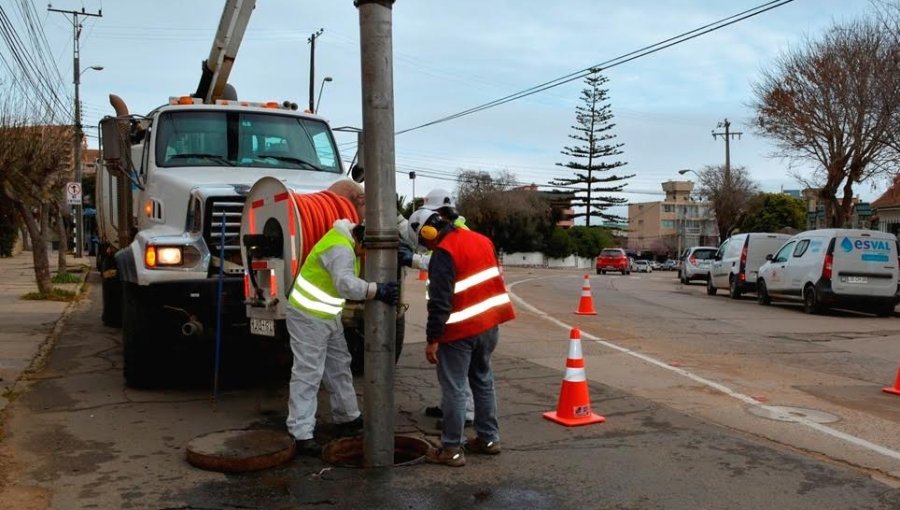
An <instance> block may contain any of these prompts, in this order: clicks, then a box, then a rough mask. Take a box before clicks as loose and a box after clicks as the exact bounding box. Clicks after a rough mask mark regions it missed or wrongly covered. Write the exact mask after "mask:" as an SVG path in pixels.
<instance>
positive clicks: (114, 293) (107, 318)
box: [97, 252, 122, 328]
mask: <svg viewBox="0 0 900 510" xmlns="http://www.w3.org/2000/svg"><path fill="white" fill-rule="evenodd" d="M101 253H102V252H101ZM97 258H98V260H97V269H98V270H99V271H100V278H101V280H102V284H101V286H100V299H101V301H102V312H101V314H100V320H101V321H102V322H103V325H104V326H110V327H113V328H119V327H121V326H122V282H121V281H119V277H118V276H104V274H105V273H106V272H107V271H111V270H114V269H116V261H115V259H113V258H112V257H109V256H107V255H101V256H98V257H97Z"/></svg>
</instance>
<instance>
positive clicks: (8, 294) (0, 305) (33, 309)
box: [0, 251, 94, 411]
mask: <svg viewBox="0 0 900 510" xmlns="http://www.w3.org/2000/svg"><path fill="white" fill-rule="evenodd" d="M57 260H58V254H57V252H56V251H51V252H50V272H51V275H54V274H56V270H57ZM93 263H94V258H93V257H82V258H79V259H76V258H75V257H74V255H68V257H67V260H66V264H67V269H68V271H69V272H70V273H73V274H79V275H81V276H82V282H83V281H84V276H86V275H87V273H88V272H89V270H90V268H91V267H92V266H93ZM0 275H3V276H2V278H0V411H2V410H3V409H4V408H5V407H6V405H7V404H8V403H9V400H10V399H13V398H15V397H16V395H17V392H16V383H17V381H18V380H19V378H20V377H21V376H22V374H23V373H24V372H26V371H27V370H29V369H30V368H32V367H36V366H37V365H39V364H40V360H41V359H43V357H44V355H45V354H46V350H48V349H49V347H50V346H51V345H52V340H53V338H54V337H55V336H56V335H57V334H58V333H59V331H58V330H57V325H58V324H61V322H60V318H61V317H63V316H64V315H66V314H67V313H68V312H69V311H70V310H72V309H73V304H74V301H73V302H62V301H38V300H34V301H32V300H25V299H22V297H23V296H25V295H26V294H28V293H31V292H37V290H38V288H37V283H36V282H35V277H34V261H33V259H32V252H30V251H23V252H20V253H18V254H17V255H14V256H13V257H7V258H0ZM53 286H54V287H57V288H60V289H65V290H70V291H78V290H79V289H80V288H81V286H82V284H72V283H69V284H54V285H53Z"/></svg>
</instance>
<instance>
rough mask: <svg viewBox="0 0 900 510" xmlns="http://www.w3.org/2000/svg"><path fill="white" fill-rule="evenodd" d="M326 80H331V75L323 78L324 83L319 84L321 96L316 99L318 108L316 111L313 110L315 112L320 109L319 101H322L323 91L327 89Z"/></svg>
mask: <svg viewBox="0 0 900 510" xmlns="http://www.w3.org/2000/svg"><path fill="white" fill-rule="evenodd" d="M326 81H331V76H326V77H324V78H322V85H320V86H319V98H318V99H316V109H315V111H313V113H318V111H319V103H321V102H322V91H323V90H325V82H326Z"/></svg>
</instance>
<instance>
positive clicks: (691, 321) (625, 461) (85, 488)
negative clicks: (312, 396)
mask: <svg viewBox="0 0 900 510" xmlns="http://www.w3.org/2000/svg"><path fill="white" fill-rule="evenodd" d="M506 278H507V283H508V284H509V286H510V289H511V292H513V293H514V294H515V297H516V306H517V310H518V312H519V317H518V318H517V319H516V320H515V321H514V322H512V323H510V324H509V325H508V326H505V327H504V328H503V329H502V334H501V346H500V347H499V348H498V351H497V353H496V354H495V357H494V364H495V373H496V377H497V389H498V398H499V408H500V422H501V428H502V432H501V433H502V444H503V448H504V451H503V453H502V454H501V455H499V456H497V457H484V456H476V455H470V456H469V457H468V464H467V465H466V466H465V467H463V468H459V469H453V468H448V467H445V466H437V465H429V464H424V463H423V464H417V465H413V466H405V467H396V468H391V469H383V470H363V469H351V468H341V467H334V466H330V465H328V464H326V463H324V462H323V461H321V460H318V459H310V458H298V459H296V460H294V461H293V462H291V463H289V464H287V465H285V466H282V467H278V468H273V469H269V470H265V471H261V472H257V473H248V474H238V475H225V474H220V473H213V472H207V471H202V470H198V469H195V468H193V467H191V466H190V465H188V464H187V463H186V462H185V461H184V446H185V444H186V443H187V442H188V441H190V440H191V439H192V438H195V437H197V436H198V435H202V434H205V433H209V432H212V431H216V430H223V429H231V428H247V427H255V428H270V429H275V430H283V426H284V425H283V423H284V418H285V413H286V410H285V398H286V395H285V389H286V388H285V386H284V384H283V383H282V382H279V380H278V378H277V377H275V378H272V377H266V378H262V377H260V378H250V379H249V380H248V379H247V378H237V379H235V380H234V381H232V382H230V383H229V386H227V387H226V388H224V389H223V390H222V391H221V392H220V393H219V394H218V395H217V399H216V401H215V403H214V404H213V403H212V402H211V400H210V391H209V389H208V388H207V387H203V386H199V387H198V386H187V387H180V388H172V389H168V390H160V391H138V390H133V389H129V388H126V387H125V386H124V385H123V381H122V378H121V347H120V340H119V332H118V330H114V329H110V328H104V327H103V326H101V325H100V321H99V310H100V309H99V303H98V299H99V288H98V286H97V284H98V280H97V278H96V275H92V277H91V278H90V279H89V288H88V292H87V295H86V297H85V299H84V300H83V301H82V302H81V303H80V304H79V305H78V307H77V309H76V310H75V312H74V313H73V314H72V315H70V316H69V318H68V320H67V323H66V325H65V327H64V328H62V333H61V334H60V336H59V338H58V339H57V340H56V344H55V347H54V349H53V351H52V352H51V353H50V356H49V358H48V362H47V365H46V367H45V368H44V369H43V370H41V371H40V372H38V373H36V374H33V375H31V376H30V380H29V381H27V383H28V384H27V385H23V386H22V391H21V393H20V394H19V395H17V396H16V398H15V399H14V400H13V402H12V403H11V405H10V406H9V407H8V408H7V414H6V422H5V424H4V432H5V436H4V439H3V442H2V443H0V463H2V465H0V468H5V473H6V477H5V480H4V482H5V484H4V487H3V488H2V494H0V507H2V508H17V509H20V508H21V509H43V508H55V509H74V508H185V509H187V508H205V509H209V508H222V509H225V508H313V507H315V508H321V507H331V508H386V509H387V508H411V509H412V508H414V509H419V508H422V509H424V508H437V509H444V508H447V509H450V508H536V509H551V508H552V509H569V508H572V509H584V508H610V509H700V508H715V509H748V510H750V509H752V510H759V509H761V508H791V509H804V510H805V509H810V510H811V509H816V510H820V509H863V508H865V509H892V510H893V509H896V508H900V491H898V490H897V489H896V485H897V482H898V479H900V476H898V473H900V467H898V466H900V460H898V459H897V458H896V456H897V451H898V450H900V444H898V441H900V434H898V432H900V425H898V423H900V417H898V413H900V397H894V396H891V395H887V394H883V393H882V392H881V391H880V388H881V387H882V386H885V385H888V384H889V383H892V382H893V377H894V375H895V373H896V364H897V362H898V361H900V352H898V349H900V346H898V340H897V336H898V335H900V326H898V325H897V319H896V318H888V319H877V318H870V317H863V316H859V315H853V314H839V315H837V316H830V317H815V318H810V317H808V316H805V315H803V314H802V312H801V311H800V310H799V309H797V308H796V307H787V306H786V307H774V308H772V307H770V308H763V307H760V306H758V305H756V303H755V302H754V301H752V300H751V299H749V298H747V299H745V300H743V301H740V302H733V301H731V300H730V299H728V298H726V297H724V296H718V297H715V298H713V297H709V296H706V295H705V292H704V289H703V288H702V287H701V285H700V284H696V285H693V286H689V287H683V286H681V285H680V284H678V283H677V282H676V281H675V279H674V273H654V274H651V275H631V276H629V277H618V276H610V275H606V276H594V275H592V276H591V283H592V288H593V296H594V305H595V307H596V309H597V312H598V314H597V315H596V316H582V315H575V314H573V311H574V310H575V308H576V306H577V304H578V300H579V296H580V294H581V285H582V281H583V280H582V273H577V272H572V271H553V270H525V269H508V270H507V272H506ZM406 285H407V296H415V295H417V293H419V292H423V289H422V282H419V281H416V280H415V279H414V275H412V277H410V278H409V279H408V280H407V282H406ZM423 319H424V315H423V303H422V300H411V303H410V314H409V322H408V326H407V343H406V345H405V347H404V352H403V354H402V356H401V359H400V361H399V364H398V366H397V369H396V375H395V384H394V386H395V400H396V407H397V415H396V419H397V431H398V433H404V434H411V435H416V436H419V437H425V438H428V439H431V440H434V439H435V438H436V437H437V435H436V434H437V432H436V430H435V429H434V423H433V420H432V419H429V418H426V417H424V416H423V414H422V410H423V408H424V406H426V405H432V404H434V403H436V402H437V400H438V395H439V390H438V388H437V383H436V380H435V376H434V372H433V369H432V368H431V367H430V366H428V365H427V364H426V363H425V361H424V353H423V343H422V342H423V340H424V338H423V337H422V331H423V330H422V324H423ZM572 325H577V326H579V327H580V328H582V330H583V336H582V343H583V347H584V353H585V362H586V366H587V373H588V378H589V384H590V390H591V399H592V404H593V407H594V410H595V412H597V413H599V414H602V415H604V416H605V417H606V418H607V422H606V423H603V424H600V425H592V426H587V427H577V428H566V427H561V426H559V425H556V424H553V423H551V422H548V421H547V420H544V419H543V418H542V417H541V414H542V413H543V412H544V411H548V410H551V409H553V408H554V407H555V405H556V399H557V396H558V391H559V382H560V379H561V377H562V373H563V367H564V364H565V356H566V352H567V348H568V336H569V333H568V331H569V330H568V328H569V327H570V326H572ZM233 358H234V357H232V359H231V360H230V364H228V365H227V366H228V367H231V368H229V370H237V371H239V372H242V373H245V374H246V373H250V372H251V371H249V370H240V367H241V365H242V364H244V365H249V364H251V363H253V361H252V360H253V358H250V357H243V356H238V359H233ZM235 366H236V367H238V368H237V369H235V368H234V367H235ZM243 368H244V369H249V368H250V367H249V366H244V367H243ZM160 370H161V371H162V372H164V373H168V372H169V371H171V370H173V367H172V366H166V367H160ZM269 375H271V373H269ZM357 382H358V383H359V387H361V381H357ZM361 398H363V397H362V396H361ZM323 400H324V399H323ZM770 406H787V407H792V408H797V409H800V410H801V411H797V410H796V409H795V410H793V411H791V412H784V413H785V414H779V413H778V412H776V411H773V410H772V409H771V407H770ZM802 410H808V411H809V414H803V413H804V412H806V411H802ZM766 411H768V412H770V413H771V415H770V416H761V415H760V414H766ZM813 411H816V412H820V413H825V414H828V415H829V416H831V417H835V418H836V421H829V422H827V423H818V421H821V420H820V416H818V415H816V416H815V418H816V421H813V414H814V413H812V412H813ZM322 414H323V416H322V419H323V421H326V422H327V414H325V413H322ZM775 418H780V419H775ZM783 419H792V420H793V421H781V420H783ZM322 429H323V430H324V431H325V435H326V436H327V425H325V424H323V427H322ZM323 437H324V436H323ZM324 438H327V437H324ZM0 471H3V470H0Z"/></svg>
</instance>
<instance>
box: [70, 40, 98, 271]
mask: <svg viewBox="0 0 900 510" xmlns="http://www.w3.org/2000/svg"><path fill="white" fill-rule="evenodd" d="M79 62H80V60H79V58H77V57H76V58H75V73H74V80H73V81H74V82H75V182H77V183H78V186H79V187H80V186H81V172H82V167H81V144H82V141H83V140H84V132H83V131H82V129H81V128H82V126H81V96H80V95H79V86H80V85H81V75H82V74H84V73H86V72H88V71H102V70H103V66H96V65H95V66H90V67H87V68H85V69H79V68H78V64H79ZM83 200H84V198H83V196H82V201H83ZM83 207H84V205H83V202H82V203H81V204H76V205H75V257H76V258H81V257H82V255H84V216H83Z"/></svg>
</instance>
